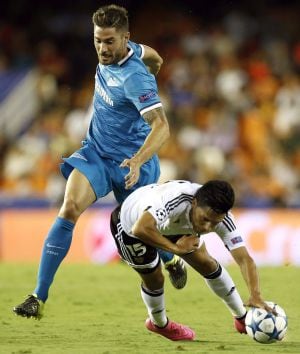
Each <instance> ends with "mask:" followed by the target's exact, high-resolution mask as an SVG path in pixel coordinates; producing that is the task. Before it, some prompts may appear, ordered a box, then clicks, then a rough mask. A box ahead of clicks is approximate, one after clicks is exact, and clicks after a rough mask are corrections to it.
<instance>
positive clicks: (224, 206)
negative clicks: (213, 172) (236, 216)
mask: <svg viewBox="0 0 300 354" xmlns="http://www.w3.org/2000/svg"><path fill="white" fill-rule="evenodd" d="M195 199H196V200H197V205H198V206H208V207H210V208H211V209H212V210H213V211H215V212H216V213H217V214H224V213H227V212H228V211H229V210H230V209H231V208H232V207H233V204H234V191H233V189H232V187H231V185H230V184H229V183H228V182H226V181H220V180H211V181H209V182H207V183H205V184H203V186H202V187H200V188H199V189H198V190H197V192H196V194H195Z"/></svg>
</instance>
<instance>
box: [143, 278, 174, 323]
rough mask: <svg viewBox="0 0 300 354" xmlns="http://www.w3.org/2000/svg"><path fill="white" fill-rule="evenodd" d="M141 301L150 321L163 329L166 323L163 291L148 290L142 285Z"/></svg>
mask: <svg viewBox="0 0 300 354" xmlns="http://www.w3.org/2000/svg"><path fill="white" fill-rule="evenodd" d="M141 295H142V299H143V301H144V303H145V305H146V307H147V310H148V314H149V317H150V320H151V321H152V322H153V323H154V324H155V325H156V326H158V327H164V326H166V324H167V323H168V319H167V315H166V309H165V296H164V289H163V288H162V289H158V290H149V289H147V288H145V286H144V285H142V287H141Z"/></svg>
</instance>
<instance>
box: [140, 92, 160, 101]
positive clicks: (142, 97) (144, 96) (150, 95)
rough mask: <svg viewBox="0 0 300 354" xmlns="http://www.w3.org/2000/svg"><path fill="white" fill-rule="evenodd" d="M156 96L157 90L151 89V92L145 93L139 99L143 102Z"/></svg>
mask: <svg viewBox="0 0 300 354" xmlns="http://www.w3.org/2000/svg"><path fill="white" fill-rule="evenodd" d="M154 96H156V92H155V91H150V92H148V93H146V94H145V95H143V96H140V97H139V101H140V102H141V103H143V102H146V101H148V100H150V98H152V97H154Z"/></svg>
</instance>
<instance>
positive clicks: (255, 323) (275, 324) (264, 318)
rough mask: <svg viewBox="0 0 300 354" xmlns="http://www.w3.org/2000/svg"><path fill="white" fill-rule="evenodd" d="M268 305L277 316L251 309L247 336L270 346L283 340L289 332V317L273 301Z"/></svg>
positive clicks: (254, 308) (248, 316)
mask: <svg viewBox="0 0 300 354" xmlns="http://www.w3.org/2000/svg"><path fill="white" fill-rule="evenodd" d="M266 304H268V306H270V307H271V308H272V309H275V311H276V312H277V316H275V315H274V314H273V313H270V312H267V311H266V310H264V309H261V308H257V307H251V308H250V309H249V310H248V312H247V315H246V319H245V324H246V331H247V334H248V335H249V336H250V337H251V338H253V339H254V340H256V341H257V342H259V343H263V344H270V343H274V342H276V341H279V340H282V339H283V338H284V336H285V334H286V331H287V325H288V320H287V316H286V314H285V312H284V310H283V308H281V307H280V306H279V305H277V304H275V303H274V302H271V301H266Z"/></svg>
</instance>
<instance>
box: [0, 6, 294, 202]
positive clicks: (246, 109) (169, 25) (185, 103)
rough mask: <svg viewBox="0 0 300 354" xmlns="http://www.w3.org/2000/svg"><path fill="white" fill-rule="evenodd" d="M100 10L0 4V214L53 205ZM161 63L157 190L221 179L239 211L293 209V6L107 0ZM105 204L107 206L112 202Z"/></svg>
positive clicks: (84, 97)
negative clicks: (162, 136)
mask: <svg viewBox="0 0 300 354" xmlns="http://www.w3.org/2000/svg"><path fill="white" fill-rule="evenodd" d="M105 3H109V2H103V1H89V0H86V1H73V2H71V1H68V0H67V1H64V2H58V1H49V2H43V1H40V2H35V1H32V2H30V7H29V5H28V2H27V1H22V0H18V1H13V2H10V3H9V2H6V3H2V5H0V10H1V11H0V16H1V17H0V201H1V202H0V207H1V206H3V205H4V206H9V205H12V204H14V205H15V204H17V205H18V203H19V205H20V203H24V201H25V203H30V202H31V201H35V202H37V201H38V202H39V203H41V204H43V203H44V204H46V205H53V206H54V205H58V203H60V201H61V199H62V197H63V192H64V186H65V180H64V179H63V178H62V177H61V175H60V171H59V164H60V162H61V156H68V155H69V154H71V153H72V152H73V151H74V150H75V149H77V148H78V147H79V146H80V143H81V140H83V139H84V137H85V133H86V129H87V126H88V123H89V118H90V105H91V101H92V96H93V91H94V75H95V70H96V65H97V57H96V52H95V50H94V47H93V27H92V22H91V16H92V13H93V12H94V11H95V10H96V9H97V8H98V7H99V6H101V5H103V4H105ZM114 3H116V4H118V5H123V6H125V7H126V8H127V9H128V10H129V15H130V28H131V39H132V40H134V41H136V42H138V43H144V44H147V45H150V46H152V47H154V48H155V49H156V50H157V51H158V52H159V53H160V55H161V56H162V57H163V59H164V64H163V66H162V68H161V71H160V73H159V75H158V77H157V81H158V86H159V92H160V97H161V99H162V101H163V104H164V108H165V110H166V112H167V116H168V119H169V123H170V126H171V133H172V136H171V139H170V140H169V142H168V143H167V144H166V145H165V146H164V147H163V148H162V149H161V151H160V158H161V167H162V176H161V179H162V180H168V179H189V180H192V181H195V182H199V183H202V182H205V181H207V180H208V179H212V178H222V179H226V180H228V181H230V182H231V183H232V184H233V186H234V188H235V190H236V198H237V201H236V205H237V206H240V207H300V20H299V16H300V15H299V14H300V3H299V2H297V1H266V0H265V1H259V2H256V1H241V2H237V1H200V0H198V1H188V0H185V1H160V2H158V1H146V0H145V1H133V0H132V1H114ZM107 200H111V201H113V197H112V196H108V198H107Z"/></svg>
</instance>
